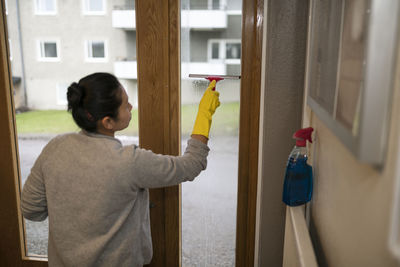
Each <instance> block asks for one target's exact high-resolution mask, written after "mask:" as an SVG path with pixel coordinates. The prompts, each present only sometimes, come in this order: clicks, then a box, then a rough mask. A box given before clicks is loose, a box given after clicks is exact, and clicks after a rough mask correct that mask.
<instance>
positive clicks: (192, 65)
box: [181, 62, 226, 79]
mask: <svg viewBox="0 0 400 267" xmlns="http://www.w3.org/2000/svg"><path fill="white" fill-rule="evenodd" d="M189 74H211V75H212V74H214V75H226V64H224V63H220V62H215V63H210V62H183V63H182V66H181V75H182V76H181V77H182V79H188V78H189Z"/></svg>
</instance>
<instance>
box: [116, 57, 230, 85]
mask: <svg viewBox="0 0 400 267" xmlns="http://www.w3.org/2000/svg"><path fill="white" fill-rule="evenodd" d="M190 73H192V74H215V75H226V64H224V63H209V62H184V63H182V67H181V75H182V76H181V77H182V79H188V78H189V74H190ZM114 74H115V76H116V77H117V78H120V79H135V80H136V79H137V62H136V61H115V62H114Z"/></svg>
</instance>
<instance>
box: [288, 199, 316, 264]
mask: <svg viewBox="0 0 400 267" xmlns="http://www.w3.org/2000/svg"><path fill="white" fill-rule="evenodd" d="M304 209H305V207H304V206H298V207H287V208H286V222H285V224H286V227H285V229H286V231H285V247H284V256H283V265H282V266H284V267H294V266H295V267H317V266H318V263H317V258H316V256H315V253H314V248H313V245H312V243H311V238H310V234H309V232H308V227H307V223H306V219H305V215H304Z"/></svg>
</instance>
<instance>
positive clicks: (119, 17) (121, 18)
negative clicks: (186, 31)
mask: <svg viewBox="0 0 400 267" xmlns="http://www.w3.org/2000/svg"><path fill="white" fill-rule="evenodd" d="M238 12H239V13H237V12H232V11H227V10H182V14H181V27H182V28H191V29H194V30H213V29H226V28H227V27H228V16H229V15H237V14H240V13H241V12H240V11H238ZM112 26H113V27H114V28H119V29H124V30H132V31H133V30H136V16H135V10H134V9H126V10H124V9H116V10H113V11H112Z"/></svg>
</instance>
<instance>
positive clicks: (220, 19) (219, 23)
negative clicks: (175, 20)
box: [181, 10, 228, 30]
mask: <svg viewBox="0 0 400 267" xmlns="http://www.w3.org/2000/svg"><path fill="white" fill-rule="evenodd" d="M181 27H182V28H191V29H197V30H209V29H210V30H211V29H226V28H227V27H228V14H227V12H226V11H225V10H182V13H181Z"/></svg>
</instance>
